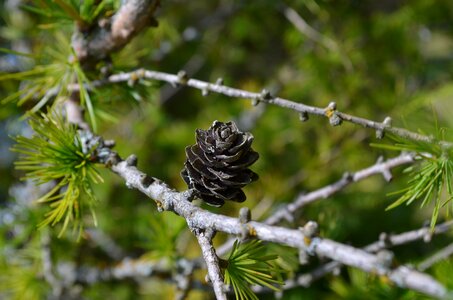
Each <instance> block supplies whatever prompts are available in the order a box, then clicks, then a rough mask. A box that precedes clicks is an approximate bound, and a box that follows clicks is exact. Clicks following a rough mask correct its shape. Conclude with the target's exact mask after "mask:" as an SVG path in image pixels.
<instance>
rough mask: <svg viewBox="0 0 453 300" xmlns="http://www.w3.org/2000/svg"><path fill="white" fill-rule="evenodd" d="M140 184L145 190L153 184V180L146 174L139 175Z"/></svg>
mask: <svg viewBox="0 0 453 300" xmlns="http://www.w3.org/2000/svg"><path fill="white" fill-rule="evenodd" d="M140 182H141V184H142V185H143V186H144V187H145V188H147V187H149V186H150V185H151V184H152V183H153V182H154V178H153V177H151V176H148V175H146V174H141V175H140Z"/></svg>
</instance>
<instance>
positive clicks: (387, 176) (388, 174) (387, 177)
mask: <svg viewBox="0 0 453 300" xmlns="http://www.w3.org/2000/svg"><path fill="white" fill-rule="evenodd" d="M383 162H384V157H383V156H382V155H381V156H379V157H378V159H377V161H376V164H377V165H379V164H381V163H383ZM380 172H381V174H382V176H383V177H384V179H385V181H387V182H390V181H392V179H393V175H392V173H391V172H390V169H389V168H387V167H386V166H385V165H383V166H382V168H381V169H380Z"/></svg>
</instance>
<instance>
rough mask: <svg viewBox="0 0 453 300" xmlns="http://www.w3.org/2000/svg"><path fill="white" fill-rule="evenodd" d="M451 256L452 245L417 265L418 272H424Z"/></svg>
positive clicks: (452, 253)
mask: <svg viewBox="0 0 453 300" xmlns="http://www.w3.org/2000/svg"><path fill="white" fill-rule="evenodd" d="M451 255H453V243H451V244H449V245H448V246H446V247H445V248H443V249H441V250H439V251H438V252H436V253H435V254H434V255H433V256H430V257H428V258H427V259H425V260H424V261H422V262H421V263H420V264H419V265H418V268H417V269H418V270H420V271H425V270H427V269H429V268H430V267H431V266H432V265H434V264H436V263H437V262H439V261H441V260H444V259H447V258H448V257H450V256H451Z"/></svg>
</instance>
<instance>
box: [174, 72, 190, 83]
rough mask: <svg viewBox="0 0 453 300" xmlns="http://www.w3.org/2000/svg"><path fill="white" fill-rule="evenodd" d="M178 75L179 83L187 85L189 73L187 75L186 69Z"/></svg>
mask: <svg viewBox="0 0 453 300" xmlns="http://www.w3.org/2000/svg"><path fill="white" fill-rule="evenodd" d="M176 76H177V77H178V83H179V84H183V85H186V84H187V82H188V81H189V75H187V72H186V71H184V70H181V71H179V72H178V74H177V75H176Z"/></svg>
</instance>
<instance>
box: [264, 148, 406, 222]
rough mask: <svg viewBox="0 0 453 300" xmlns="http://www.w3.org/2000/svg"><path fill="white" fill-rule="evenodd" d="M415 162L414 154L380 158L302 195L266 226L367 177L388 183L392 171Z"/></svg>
mask: <svg viewBox="0 0 453 300" xmlns="http://www.w3.org/2000/svg"><path fill="white" fill-rule="evenodd" d="M413 161H414V154H413V153H402V154H400V155H399V156H397V157H394V158H391V159H388V160H386V161H382V158H380V159H379V160H378V161H377V162H376V164H374V165H372V166H370V167H368V168H365V169H363V170H360V171H357V172H355V173H346V174H345V175H344V176H343V178H341V179H340V180H338V181H337V182H334V183H332V184H330V185H327V186H325V187H322V188H320V189H318V190H316V191H313V192H311V193H308V194H301V195H300V196H298V197H297V198H296V199H295V200H294V201H293V202H291V203H289V204H287V205H285V206H284V207H282V208H280V209H279V210H277V211H276V212H275V213H273V214H272V215H271V216H270V217H269V218H268V219H267V220H266V221H265V223H266V224H269V225H273V224H278V223H279V222H280V221H282V220H283V219H285V218H287V219H292V218H293V214H294V212H296V211H297V210H299V209H300V208H302V207H303V206H305V205H307V204H309V203H312V202H314V201H316V200H319V199H326V198H328V197H330V196H332V195H333V194H335V193H337V192H339V191H341V190H342V189H344V188H345V187H346V186H348V185H349V184H351V183H353V182H357V181H360V180H363V179H365V178H367V177H370V176H372V175H375V174H382V175H383V176H384V178H385V179H386V180H387V181H390V180H391V178H392V177H391V173H390V170H391V169H392V168H395V167H397V166H400V165H403V164H407V163H411V162H413Z"/></svg>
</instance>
